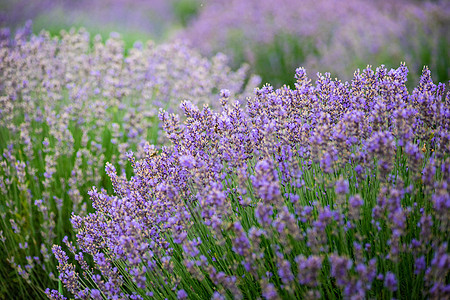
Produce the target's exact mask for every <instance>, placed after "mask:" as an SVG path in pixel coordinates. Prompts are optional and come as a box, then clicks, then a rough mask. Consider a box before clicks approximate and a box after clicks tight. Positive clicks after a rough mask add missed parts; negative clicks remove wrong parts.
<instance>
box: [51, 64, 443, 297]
mask: <svg viewBox="0 0 450 300" xmlns="http://www.w3.org/2000/svg"><path fill="white" fill-rule="evenodd" d="M407 73H408V70H407V68H406V67H405V65H401V66H400V67H399V68H398V69H395V70H394V69H392V70H388V69H387V68H385V67H384V66H381V67H379V68H377V69H376V70H373V69H372V68H370V67H368V68H366V69H364V70H362V71H359V70H358V71H357V72H355V74H354V77H353V80H352V81H351V82H341V81H337V80H332V79H331V78H330V74H324V75H321V74H319V75H318V78H317V80H316V82H315V84H312V82H311V80H310V79H308V77H307V75H306V72H305V69H303V68H299V69H297V71H296V76H295V78H296V84H295V88H293V89H291V88H289V87H286V86H283V87H282V88H280V89H276V90H275V89H273V88H272V87H271V86H269V85H266V86H264V87H262V88H260V89H256V90H255V95H254V96H253V98H251V99H249V100H248V102H247V103H246V104H240V103H239V102H238V101H232V99H233V97H232V96H231V95H230V92H229V91H228V90H221V96H222V97H221V100H220V102H221V105H222V107H221V108H220V109H212V108H210V107H209V106H208V105H204V106H203V107H202V108H198V107H197V106H196V105H194V104H193V103H191V102H188V101H185V102H183V103H182V105H181V108H182V109H183V111H184V115H185V117H186V119H185V120H184V121H183V122H182V121H181V120H180V118H179V117H178V116H177V115H175V114H170V113H169V112H164V111H162V112H161V113H160V114H159V117H160V119H161V121H162V122H163V128H164V131H165V134H166V136H167V137H168V138H169V139H170V141H171V145H167V146H164V147H156V146H153V145H150V144H146V146H145V147H144V152H145V156H144V157H143V158H142V159H136V158H135V156H134V155H133V153H131V152H128V153H127V157H128V160H129V162H130V164H131V165H132V167H133V169H134V175H133V176H132V177H131V179H130V180H125V179H124V178H123V177H120V175H119V174H118V173H117V171H116V169H115V168H114V167H113V166H112V165H111V164H108V165H107V167H106V171H107V173H108V175H109V176H110V178H111V182H112V184H113V187H114V195H110V194H109V193H107V192H106V191H101V190H98V189H96V188H93V189H92V190H91V191H90V193H89V195H90V197H91V199H92V203H93V207H94V209H95V211H94V212H93V213H90V214H88V215H79V214H77V213H74V214H73V215H72V217H71V221H72V224H73V226H74V228H75V230H76V232H77V233H76V241H75V242H74V241H71V240H70V239H65V240H64V245H63V244H60V245H54V246H53V248H52V251H53V254H54V255H55V256H56V257H57V259H58V262H59V264H58V270H59V280H60V281H61V282H62V284H63V285H64V287H65V289H66V291H67V293H62V290H60V291H57V290H51V289H48V290H47V295H48V296H49V298H50V299H65V296H63V295H62V294H65V295H66V296H68V295H71V296H74V297H75V298H81V299H87V298H93V299H104V298H107V299H117V298H121V299H122V298H123V299H125V298H127V299H128V298H130V299H147V298H149V299H150V298H156V299H175V298H177V299H187V298H189V299H229V298H235V299H244V298H245V299H257V298H261V297H262V298H264V299H294V298H295V299H303V298H305V299H306V298H308V299H318V298H324V299H341V298H345V299H366V298H377V299H391V298H397V299H422V298H429V299H445V298H448V297H449V296H450V295H449V293H450V285H449V276H450V275H449V270H450V268H449V266H450V256H449V254H448V253H449V246H448V240H449V228H450V226H449V217H450V214H449V212H450V202H449V199H450V196H449V184H450V157H449V152H450V143H449V138H450V131H449V130H450V127H449V126H450V93H447V94H446V95H445V98H444V90H445V88H446V86H445V84H438V85H436V84H434V83H433V81H432V79H431V75H430V71H429V70H428V69H427V68H424V70H423V73H422V76H421V80H420V83H419V84H418V85H417V87H416V88H415V89H414V90H413V91H412V92H409V91H408V90H407V88H406V81H407ZM64 248H65V249H67V250H64Z"/></svg>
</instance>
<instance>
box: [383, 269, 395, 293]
mask: <svg viewBox="0 0 450 300" xmlns="http://www.w3.org/2000/svg"><path fill="white" fill-rule="evenodd" d="M384 286H385V287H386V288H388V289H389V290H390V291H391V292H395V291H396V290H397V279H396V278H395V274H394V273H391V272H387V273H386V276H385V277H384Z"/></svg>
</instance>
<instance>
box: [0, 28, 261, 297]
mask: <svg viewBox="0 0 450 300" xmlns="http://www.w3.org/2000/svg"><path fill="white" fill-rule="evenodd" d="M30 26H31V24H28V25H27V26H26V27H25V28H23V29H21V30H18V31H17V32H16V34H15V35H14V36H11V34H10V31H9V30H8V29H2V30H1V32H0V151H1V158H0V200H1V201H0V216H1V221H0V239H1V241H2V243H1V244H0V259H1V268H0V282H2V285H1V288H0V298H3V297H6V298H15V297H22V298H27V297H32V298H39V297H40V298H42V297H45V294H44V289H45V287H47V286H52V287H53V288H56V287H57V278H56V277H55V275H54V274H55V273H56V272H57V271H56V260H55V258H54V257H53V256H52V254H51V246H52V245H53V244H55V243H56V244H59V243H61V242H62V239H63V237H64V236H69V237H74V233H73V229H72V226H71V224H70V220H69V218H70V214H71V213H72V212H74V213H76V214H77V215H86V214H87V212H88V211H89V210H92V208H91V202H90V201H89V196H88V195H87V194H86V191H88V190H89V189H90V188H91V187H92V186H94V185H95V186H102V187H104V188H105V189H106V190H107V191H109V192H112V191H113V190H112V188H111V185H110V184H109V180H108V177H107V174H106V173H105V172H104V171H103V170H104V168H105V163H106V162H109V163H110V164H111V165H112V166H114V167H115V168H116V169H117V170H118V171H119V172H120V176H121V177H120V178H121V180H125V179H126V176H127V174H128V176H129V175H130V174H131V173H132V168H131V167H130V166H128V167H127V165H126V155H125V153H126V152H127V151H129V150H134V151H135V152H136V153H144V149H145V143H144V141H151V142H152V143H158V144H164V143H166V140H165V139H164V138H163V137H161V136H160V134H159V131H160V128H159V123H160V122H159V119H158V109H159V108H160V107H163V108H165V109H167V110H169V111H172V112H178V111H179V108H178V103H179V102H180V101H181V100H185V99H191V100H192V101H195V102H196V103H197V102H198V104H199V105H200V104H202V103H208V104H209V105H211V106H212V107H220V102H219V95H218V89H219V87H228V88H229V89H230V91H231V93H232V94H234V95H235V96H236V97H239V98H245V95H246V94H248V93H249V91H252V90H253V89H254V88H255V86H256V85H257V84H258V78H257V77H252V78H251V79H249V80H248V78H247V74H248V72H247V70H248V67H247V66H243V67H242V68H241V69H239V70H237V71H231V70H230V68H229V67H228V66H227V61H226V57H225V56H224V55H221V54H219V55H217V56H215V57H213V58H212V59H206V58H204V57H202V56H201V55H199V54H198V53H197V52H195V51H193V50H191V49H190V48H188V47H186V46H185V45H184V44H182V43H170V44H161V45H155V44H153V43H152V42H148V43H147V44H145V45H143V44H142V43H139V42H138V43H136V44H135V46H134V47H133V48H132V49H130V50H128V51H127V52H125V51H124V43H123V41H122V40H121V38H120V36H118V35H117V34H112V35H111V38H110V39H108V40H106V41H105V42H103V41H102V40H101V38H100V37H99V36H96V37H94V38H93V40H92V39H91V38H90V36H89V34H88V32H86V31H85V30H83V29H80V30H78V31H76V30H72V31H70V32H64V31H63V32H61V38H51V37H50V36H49V34H48V32H41V33H40V34H39V35H37V36H36V35H31V27H30ZM244 80H246V82H247V83H246V84H244Z"/></svg>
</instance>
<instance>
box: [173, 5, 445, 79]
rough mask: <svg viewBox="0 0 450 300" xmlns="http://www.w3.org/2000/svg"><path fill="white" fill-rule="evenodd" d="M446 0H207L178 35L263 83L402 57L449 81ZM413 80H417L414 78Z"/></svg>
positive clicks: (342, 73)
mask: <svg viewBox="0 0 450 300" xmlns="http://www.w3.org/2000/svg"><path fill="white" fill-rule="evenodd" d="M449 26H450V5H449V2H448V1H435V3H434V2H430V1H424V2H423V3H419V2H411V1H394V2H393V1H384V0H380V1H365V0H350V1H334V0H302V1H298V0H280V1H271V0H250V1H240V0H235V1H226V2H224V1H214V0H213V1H209V2H208V3H207V5H206V6H205V8H204V9H203V10H202V11H201V12H200V14H199V16H198V18H197V19H196V20H194V22H192V24H191V25H190V26H189V27H188V28H187V29H186V31H185V32H184V33H183V34H182V35H183V36H184V37H185V38H187V39H188V40H190V41H191V42H192V45H195V46H196V47H198V48H199V49H200V50H201V51H202V53H204V54H212V53H215V52H217V51H226V52H225V53H226V54H228V55H230V56H231V57H232V58H233V59H234V62H235V63H237V64H239V63H240V62H242V61H247V62H250V64H251V65H252V67H253V70H254V71H255V72H256V73H258V74H260V75H261V76H262V78H263V82H271V83H274V84H276V85H281V84H287V83H290V84H293V83H294V81H293V80H292V78H291V74H293V73H294V70H295V68H297V67H298V66H299V65H301V66H304V67H306V68H307V69H308V70H309V71H310V72H312V74H316V72H318V71H319V72H331V73H332V77H333V78H334V77H335V76H338V77H339V78H341V79H345V80H349V79H351V77H350V75H351V74H352V72H353V70H355V69H357V68H364V67H365V66H366V65H367V64H368V63H369V64H372V65H380V64H381V63H383V64H386V65H389V66H391V67H394V66H395V65H397V64H398V62H399V61H406V62H407V63H408V65H410V66H411V67H412V68H413V70H414V72H413V73H414V74H413V76H415V75H416V74H419V73H420V70H421V68H422V67H423V66H424V65H428V66H430V68H431V70H433V71H434V74H435V76H437V78H438V79H439V80H441V81H442V82H446V81H447V80H449V79H450V73H449V72H450V54H449V52H448V51H447V49H448V46H449V44H450V38H449V35H448V34H447V32H448V28H449ZM412 79H413V82H414V84H415V83H416V82H417V80H418V77H417V76H416V77H413V78H412Z"/></svg>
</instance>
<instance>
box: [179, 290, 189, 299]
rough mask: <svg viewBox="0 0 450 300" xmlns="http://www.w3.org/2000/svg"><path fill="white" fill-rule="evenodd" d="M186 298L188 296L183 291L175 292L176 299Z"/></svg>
mask: <svg viewBox="0 0 450 300" xmlns="http://www.w3.org/2000/svg"><path fill="white" fill-rule="evenodd" d="M187 297H188V294H187V293H186V291H185V290H183V289H181V290H178V292H177V298H178V299H187Z"/></svg>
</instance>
